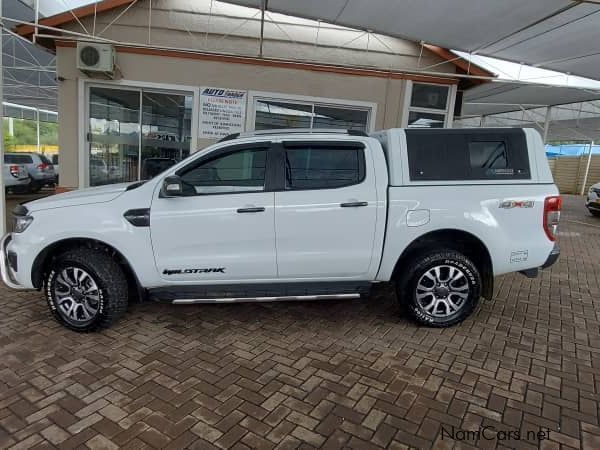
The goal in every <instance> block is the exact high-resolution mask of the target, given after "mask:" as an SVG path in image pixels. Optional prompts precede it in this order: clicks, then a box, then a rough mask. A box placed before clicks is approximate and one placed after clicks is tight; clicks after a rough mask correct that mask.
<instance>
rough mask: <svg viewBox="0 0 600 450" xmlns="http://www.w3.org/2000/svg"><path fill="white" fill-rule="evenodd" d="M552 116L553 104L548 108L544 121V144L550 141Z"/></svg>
mask: <svg viewBox="0 0 600 450" xmlns="http://www.w3.org/2000/svg"><path fill="white" fill-rule="evenodd" d="M551 117H552V106H548V107H547V108H546V120H545V121H544V136H543V139H544V145H545V144H546V143H547V142H548V131H549V130H550V118H551Z"/></svg>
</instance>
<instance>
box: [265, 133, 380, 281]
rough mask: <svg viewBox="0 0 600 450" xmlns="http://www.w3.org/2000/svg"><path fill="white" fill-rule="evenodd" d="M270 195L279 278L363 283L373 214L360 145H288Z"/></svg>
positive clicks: (370, 181)
mask: <svg viewBox="0 0 600 450" xmlns="http://www.w3.org/2000/svg"><path fill="white" fill-rule="evenodd" d="M281 155H282V157H281V159H282V161H281V165H282V166H283V168H284V170H283V174H282V177H283V178H284V180H282V185H283V186H282V189H280V190H279V191H277V192H275V230H276V250H277V267H278V275H279V278H280V279H281V278H284V279H326V278H337V279H343V278H353V279H366V277H367V274H368V272H369V268H370V265H371V260H372V257H373V240H374V235H375V226H376V216H377V192H376V184H375V173H374V167H373V163H372V160H371V158H370V155H369V154H367V149H366V148H365V146H364V144H363V143H361V142H343V141H342V142H339V141H337V142H336V141H289V142H284V143H283V144H282V147H281Z"/></svg>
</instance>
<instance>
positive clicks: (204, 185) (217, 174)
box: [178, 148, 267, 195]
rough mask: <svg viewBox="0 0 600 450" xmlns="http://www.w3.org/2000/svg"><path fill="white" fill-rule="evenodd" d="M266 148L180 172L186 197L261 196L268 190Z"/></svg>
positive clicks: (254, 149) (211, 161) (242, 151)
mask: <svg viewBox="0 0 600 450" xmlns="http://www.w3.org/2000/svg"><path fill="white" fill-rule="evenodd" d="M266 162H267V149H266V148H248V149H243V150H238V151H233V152H230V153H226V154H224V155H220V156H216V157H214V158H210V159H208V160H203V161H201V162H200V163H192V164H191V166H188V167H187V168H184V169H181V170H180V171H179V172H178V175H179V176H180V177H181V179H182V181H183V185H184V190H183V192H184V194H185V195H202V194H231V193H239V192H260V191H264V189H265V171H266Z"/></svg>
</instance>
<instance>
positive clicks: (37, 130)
mask: <svg viewBox="0 0 600 450" xmlns="http://www.w3.org/2000/svg"><path fill="white" fill-rule="evenodd" d="M35 137H36V143H37V151H38V153H40V150H41V148H40V109H39V108H35Z"/></svg>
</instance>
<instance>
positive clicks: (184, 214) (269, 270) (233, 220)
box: [150, 143, 277, 284]
mask: <svg viewBox="0 0 600 450" xmlns="http://www.w3.org/2000/svg"><path fill="white" fill-rule="evenodd" d="M268 159H269V144H265V143H257V144H252V145H242V146H240V145H237V146H231V147H227V148H224V149H219V150H216V151H215V152H212V153H210V154H208V155H206V156H204V157H201V158H199V159H196V160H194V161H192V162H190V164H188V165H187V166H185V167H183V168H182V169H180V170H178V172H177V175H179V176H180V177H181V179H182V181H183V185H184V195H183V196H181V197H170V198H164V197H161V195H160V194H159V193H158V192H156V193H155V198H154V201H153V203H152V208H151V213H150V214H151V216H150V230H151V235H152V246H153V250H154V255H155V260H156V267H157V270H158V271H159V273H160V276H161V277H162V278H163V279H164V280H165V281H168V282H187V283H190V284H202V283H205V282H210V283H218V282H219V280H221V281H223V282H231V281H236V280H240V281H243V280H250V279H251V280H263V279H264V280H269V279H275V278H276V277H277V266H276V257H275V229H274V193H273V192H269V189H267V179H266V176H267V164H268Z"/></svg>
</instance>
